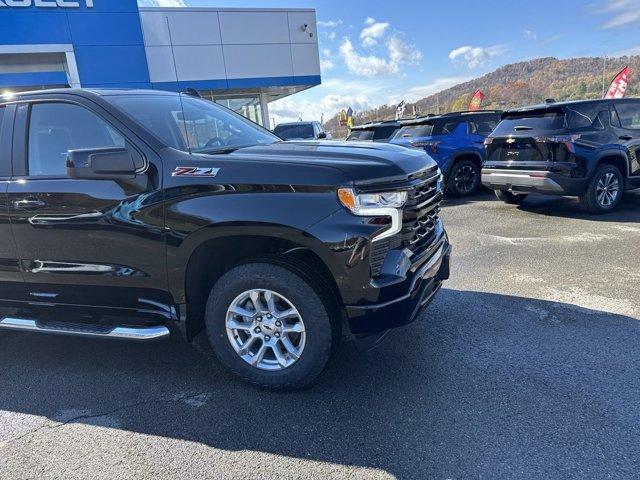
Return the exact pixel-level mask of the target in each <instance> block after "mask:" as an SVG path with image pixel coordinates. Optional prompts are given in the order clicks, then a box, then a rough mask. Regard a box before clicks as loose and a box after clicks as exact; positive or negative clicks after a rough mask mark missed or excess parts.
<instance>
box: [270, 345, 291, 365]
mask: <svg viewBox="0 0 640 480" xmlns="http://www.w3.org/2000/svg"><path fill="white" fill-rule="evenodd" d="M271 350H272V351H273V354H274V355H275V357H276V360H277V361H278V364H279V365H280V366H281V367H282V368H284V367H286V366H287V357H285V356H284V354H283V353H282V352H281V351H280V349H279V348H278V345H273V346H272V347H271Z"/></svg>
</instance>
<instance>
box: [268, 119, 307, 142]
mask: <svg viewBox="0 0 640 480" xmlns="http://www.w3.org/2000/svg"><path fill="white" fill-rule="evenodd" d="M273 133H275V134H276V135H278V136H279V137H280V138H284V139H285V140H290V139H293V138H302V139H308V138H314V137H315V134H314V132H313V125H311V124H309V123H305V124H302V125H278V126H277V127H276V128H275V129H274V130H273Z"/></svg>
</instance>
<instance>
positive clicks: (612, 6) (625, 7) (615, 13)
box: [595, 0, 640, 28]
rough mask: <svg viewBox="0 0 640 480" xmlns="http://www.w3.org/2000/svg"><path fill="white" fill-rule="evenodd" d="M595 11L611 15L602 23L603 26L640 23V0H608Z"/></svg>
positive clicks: (616, 26)
mask: <svg viewBox="0 0 640 480" xmlns="http://www.w3.org/2000/svg"><path fill="white" fill-rule="evenodd" d="M595 13H597V14H606V15H609V16H610V18H609V20H607V21H606V22H605V23H604V24H603V25H602V27H603V28H618V27H626V26H629V25H631V24H635V23H640V0H606V1H605V2H604V4H603V5H602V6H601V7H600V8H598V9H596V10H595Z"/></svg>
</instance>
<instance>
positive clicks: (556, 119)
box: [493, 109, 564, 136]
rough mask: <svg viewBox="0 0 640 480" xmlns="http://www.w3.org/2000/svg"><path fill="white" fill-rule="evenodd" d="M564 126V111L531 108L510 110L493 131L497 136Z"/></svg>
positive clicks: (560, 128)
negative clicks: (519, 110)
mask: <svg viewBox="0 0 640 480" xmlns="http://www.w3.org/2000/svg"><path fill="white" fill-rule="evenodd" d="M563 128H564V112H563V111H562V110H560V109H541V110H529V111H527V112H508V113H505V114H504V115H503V116H502V121H501V122H500V123H499V124H498V126H497V127H496V129H495V130H494V132H493V135H495V136H502V135H512V134H515V133H522V134H524V133H527V132H541V131H542V132H547V131H556V130H562V129H563Z"/></svg>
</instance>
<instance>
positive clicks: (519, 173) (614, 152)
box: [482, 99, 640, 213]
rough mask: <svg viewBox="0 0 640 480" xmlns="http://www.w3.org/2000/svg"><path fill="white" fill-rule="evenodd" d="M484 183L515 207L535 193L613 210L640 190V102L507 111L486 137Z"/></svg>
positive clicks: (555, 105)
mask: <svg viewBox="0 0 640 480" xmlns="http://www.w3.org/2000/svg"><path fill="white" fill-rule="evenodd" d="M485 144H486V146H487V160H486V162H485V164H484V166H483V169H482V183H483V184H484V185H486V186H487V187H489V188H491V189H493V190H494V191H495V192H496V195H497V196H498V198H499V199H501V200H503V201H505V202H507V203H513V204H518V203H521V202H522V201H523V200H524V199H525V197H526V196H527V194H529V193H531V192H536V193H543V194H548V195H569V196H577V197H579V199H580V204H581V205H582V207H583V208H584V209H585V210H586V211H588V212H592V213H605V212H610V211H611V210H613V209H614V208H615V207H616V205H617V204H618V203H619V202H620V199H621V198H622V194H623V191H624V190H628V189H632V188H639V187H640V163H639V161H638V159H639V158H640V99H628V100H587V101H577V102H553V101H549V102H547V103H546V104H544V105H534V106H530V107H525V108H521V109H517V110H511V111H508V112H505V113H504V114H503V116H502V121H501V122H500V124H499V125H498V126H497V128H496V129H495V131H494V132H493V133H492V134H491V135H490V136H489V137H488V138H487V139H486V141H485Z"/></svg>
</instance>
